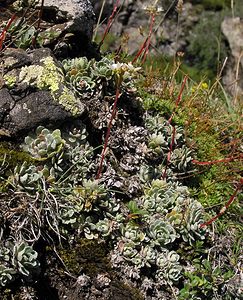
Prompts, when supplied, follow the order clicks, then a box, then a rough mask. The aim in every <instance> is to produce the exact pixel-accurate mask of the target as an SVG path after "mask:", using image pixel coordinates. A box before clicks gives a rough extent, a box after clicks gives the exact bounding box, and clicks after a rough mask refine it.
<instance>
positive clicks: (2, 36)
mask: <svg viewBox="0 0 243 300" xmlns="http://www.w3.org/2000/svg"><path fill="white" fill-rule="evenodd" d="M15 18H16V15H15V14H13V15H12V16H11V18H10V19H9V20H8V23H7V25H6V26H5V28H4V29H3V31H2V32H1V34H0V51H1V50H2V48H3V42H4V40H5V38H6V33H7V31H8V29H9V27H10V26H11V24H12V23H13V21H14V20H15Z"/></svg>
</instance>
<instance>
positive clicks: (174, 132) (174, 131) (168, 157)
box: [162, 126, 176, 179]
mask: <svg viewBox="0 0 243 300" xmlns="http://www.w3.org/2000/svg"><path fill="white" fill-rule="evenodd" d="M175 134H176V129H175V126H173V131H172V137H171V143H170V150H169V152H168V154H167V162H166V166H165V170H164V173H163V175H162V179H165V177H166V172H167V168H168V165H169V163H170V159H171V153H172V150H173V146H174V144H175Z"/></svg>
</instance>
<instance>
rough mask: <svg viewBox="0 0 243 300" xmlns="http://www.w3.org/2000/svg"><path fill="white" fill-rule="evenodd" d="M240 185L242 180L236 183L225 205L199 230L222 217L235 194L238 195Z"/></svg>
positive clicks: (242, 182)
mask: <svg viewBox="0 0 243 300" xmlns="http://www.w3.org/2000/svg"><path fill="white" fill-rule="evenodd" d="M242 185H243V178H241V179H240V182H239V183H238V185H237V187H236V189H235V191H234V193H233V195H232V196H231V197H230V199H229V201H228V202H227V203H226V204H225V206H224V207H222V208H221V210H220V212H219V213H218V214H217V215H216V216H214V217H213V218H212V219H210V220H209V221H207V222H205V223H203V224H201V225H200V228H202V227H205V226H208V225H210V224H212V223H213V222H214V221H215V220H217V219H218V218H219V217H220V216H222V215H223V214H224V213H225V211H226V210H227V208H228V207H229V206H230V205H231V203H232V202H233V201H234V200H235V197H236V196H237V194H238V192H239V190H240V189H241V187H242Z"/></svg>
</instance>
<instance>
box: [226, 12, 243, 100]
mask: <svg viewBox="0 0 243 300" xmlns="http://www.w3.org/2000/svg"><path fill="white" fill-rule="evenodd" d="M221 30H222V32H223V34H224V35H225V37H226V39H227V40H228V42H229V46H230V49H231V56H230V57H229V60H228V62H227V64H226V70H225V74H224V76H223V83H224V85H225V87H226V89H227V91H228V92H230V94H231V95H232V96H233V98H234V99H237V98H242V97H243V20H241V19H240V18H239V17H238V18H226V19H224V21H223V22H222V24H221Z"/></svg>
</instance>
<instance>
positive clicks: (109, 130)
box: [96, 82, 121, 179]
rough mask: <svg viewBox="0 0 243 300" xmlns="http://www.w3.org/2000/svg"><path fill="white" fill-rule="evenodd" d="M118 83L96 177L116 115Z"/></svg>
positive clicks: (101, 165) (99, 172) (118, 93)
mask: <svg viewBox="0 0 243 300" xmlns="http://www.w3.org/2000/svg"><path fill="white" fill-rule="evenodd" d="M120 85H121V82H119V83H118V84H117V88H116V97H115V101H114V104H113V109H112V113H111V118H110V121H109V124H108V128H107V131H106V136H105V142H104V146H103V150H102V153H101V159H100V164H99V168H98V172H97V175H96V179H99V178H100V175H101V171H102V167H103V162H104V159H105V153H106V149H107V146H108V141H109V137H110V133H111V127H112V121H113V119H114V118H115V115H116V110H117V102H118V99H119V95H120Z"/></svg>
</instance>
